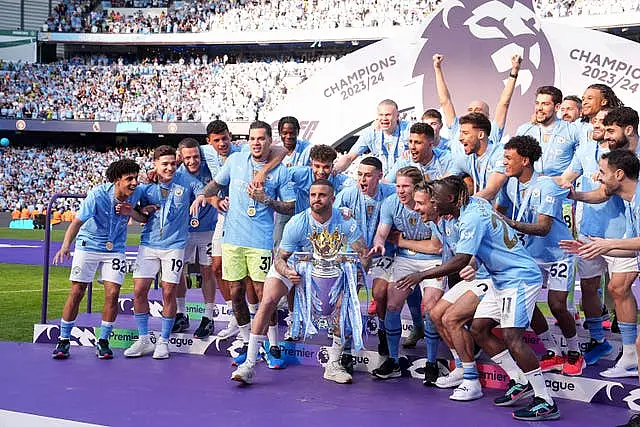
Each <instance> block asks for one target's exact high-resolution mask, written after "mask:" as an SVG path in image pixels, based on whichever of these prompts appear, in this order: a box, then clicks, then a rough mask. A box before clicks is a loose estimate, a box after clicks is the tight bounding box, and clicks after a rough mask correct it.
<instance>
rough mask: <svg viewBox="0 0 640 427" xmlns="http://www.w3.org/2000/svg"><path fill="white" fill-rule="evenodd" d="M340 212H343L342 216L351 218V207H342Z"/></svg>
mask: <svg viewBox="0 0 640 427" xmlns="http://www.w3.org/2000/svg"><path fill="white" fill-rule="evenodd" d="M340 213H342V218H344V219H351V209H349V208H347V207H344V208H340Z"/></svg>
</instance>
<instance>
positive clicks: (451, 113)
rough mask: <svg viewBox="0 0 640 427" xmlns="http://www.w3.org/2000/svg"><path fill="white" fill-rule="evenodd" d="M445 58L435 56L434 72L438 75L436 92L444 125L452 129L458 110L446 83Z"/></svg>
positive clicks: (438, 55)
mask: <svg viewBox="0 0 640 427" xmlns="http://www.w3.org/2000/svg"><path fill="white" fill-rule="evenodd" d="M443 60H444V56H442V55H440V54H439V53H436V54H435V55H433V71H434V72H435V75H436V92H438V100H439V102H440V106H441V107H442V111H443V112H444V124H445V125H446V126H447V127H451V126H452V125H453V122H454V121H455V119H456V110H455V108H454V107H453V102H452V101H451V94H450V93H449V88H448V87H447V83H446V82H445V81H444V73H443V72H442V61H443Z"/></svg>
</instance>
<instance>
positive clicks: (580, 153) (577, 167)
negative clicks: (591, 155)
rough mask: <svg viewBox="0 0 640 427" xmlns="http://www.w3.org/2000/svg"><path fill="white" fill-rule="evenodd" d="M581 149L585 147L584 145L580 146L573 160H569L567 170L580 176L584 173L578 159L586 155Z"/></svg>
mask: <svg viewBox="0 0 640 427" xmlns="http://www.w3.org/2000/svg"><path fill="white" fill-rule="evenodd" d="M582 147H586V145H581V146H580V147H578V149H577V150H576V152H575V153H574V155H573V159H571V164H570V165H569V169H571V170H572V171H573V172H575V173H578V174H580V175H582V174H583V173H584V172H583V169H582V162H581V161H580V159H581V158H583V156H585V155H586V153H585V152H584V151H585V150H584V149H583V148H582Z"/></svg>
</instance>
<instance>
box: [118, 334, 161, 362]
mask: <svg viewBox="0 0 640 427" xmlns="http://www.w3.org/2000/svg"><path fill="white" fill-rule="evenodd" d="M154 348H155V346H154V345H153V343H152V342H151V338H149V336H146V337H140V338H138V339H137V340H135V341H134V343H133V344H132V345H131V347H129V348H128V349H126V350H125V351H124V355H125V357H140V356H144V355H146V354H151V353H153V350H154Z"/></svg>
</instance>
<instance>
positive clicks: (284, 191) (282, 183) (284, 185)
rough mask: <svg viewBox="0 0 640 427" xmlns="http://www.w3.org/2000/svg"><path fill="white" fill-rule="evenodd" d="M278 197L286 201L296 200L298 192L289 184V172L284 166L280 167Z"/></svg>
mask: <svg viewBox="0 0 640 427" xmlns="http://www.w3.org/2000/svg"><path fill="white" fill-rule="evenodd" d="M276 192H277V194H278V198H279V199H280V200H282V201H284V202H290V201H293V200H296V193H295V192H294V191H293V187H292V186H291V185H289V172H288V171H287V169H286V168H284V167H279V168H278V187H277V188H276Z"/></svg>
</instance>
